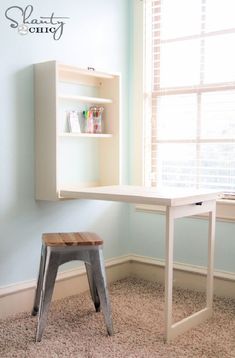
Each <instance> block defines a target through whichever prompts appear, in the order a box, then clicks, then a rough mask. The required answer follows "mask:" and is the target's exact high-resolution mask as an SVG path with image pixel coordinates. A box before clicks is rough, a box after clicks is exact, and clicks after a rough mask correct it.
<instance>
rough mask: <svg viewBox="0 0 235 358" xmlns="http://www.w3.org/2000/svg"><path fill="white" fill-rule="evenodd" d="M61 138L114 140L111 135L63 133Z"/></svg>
mask: <svg viewBox="0 0 235 358" xmlns="http://www.w3.org/2000/svg"><path fill="white" fill-rule="evenodd" d="M59 136H60V137H82V138H84V137H85V138H112V136H113V135H112V134H109V133H61V134H60V135H59Z"/></svg>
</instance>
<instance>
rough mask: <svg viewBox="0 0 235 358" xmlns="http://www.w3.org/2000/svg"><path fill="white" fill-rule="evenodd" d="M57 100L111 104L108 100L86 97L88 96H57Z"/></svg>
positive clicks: (110, 100)
mask: <svg viewBox="0 0 235 358" xmlns="http://www.w3.org/2000/svg"><path fill="white" fill-rule="evenodd" d="M59 99H67V100H75V101H81V102H87V103H99V104H108V103H113V101H112V99H110V98H99V97H88V96H76V95H59Z"/></svg>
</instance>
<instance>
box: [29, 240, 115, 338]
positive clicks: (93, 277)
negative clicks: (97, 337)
mask: <svg viewBox="0 0 235 358" xmlns="http://www.w3.org/2000/svg"><path fill="white" fill-rule="evenodd" d="M72 260H81V261H84V263H85V267H86V272H87V278H88V283H89V288H90V293H91V298H92V300H93V303H94V306H95V310H96V312H99V311H100V308H101V310H102V312H103V315H104V320H105V323H106V328H107V332H108V334H109V335H113V324H112V314H111V305H110V300H109V295H108V289H107V282H106V275H105V267H104V259H103V252H102V246H101V245H95V246H85V245H84V246H82V247H81V246H80V247H78V246H62V247H51V246H46V245H45V244H43V245H42V250H41V261H40V269H39V275H38V282H37V288H36V294H35V299H34V305H33V310H32V315H33V316H36V315H37V314H38V324H37V331H36V342H39V341H41V339H42V335H43V332H44V329H45V327H46V321H47V316H48V311H49V307H50V303H51V298H52V294H53V289H54V285H55V279H56V275H57V271H58V267H59V266H60V265H62V264H64V263H65V262H68V261H72Z"/></svg>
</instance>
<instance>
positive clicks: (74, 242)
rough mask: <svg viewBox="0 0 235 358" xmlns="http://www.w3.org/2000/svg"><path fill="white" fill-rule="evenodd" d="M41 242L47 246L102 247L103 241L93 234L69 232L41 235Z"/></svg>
mask: <svg viewBox="0 0 235 358" xmlns="http://www.w3.org/2000/svg"><path fill="white" fill-rule="evenodd" d="M42 241H43V242H44V243H45V245H47V246H54V247H56V246H57V247H58V246H84V245H102V244H103V240H101V239H100V237H99V236H98V235H97V234H95V233H93V232H71V233H63V232H61V233H51V234H43V235H42Z"/></svg>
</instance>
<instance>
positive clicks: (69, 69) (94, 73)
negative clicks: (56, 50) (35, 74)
mask: <svg viewBox="0 0 235 358" xmlns="http://www.w3.org/2000/svg"><path fill="white" fill-rule="evenodd" d="M58 69H59V73H60V72H64V73H66V72H67V73H70V72H72V73H73V74H82V75H85V76H92V77H97V78H106V79H113V78H114V76H115V75H114V74H109V73H104V72H98V71H93V70H84V69H80V68H77V67H74V66H68V65H62V64H58Z"/></svg>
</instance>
